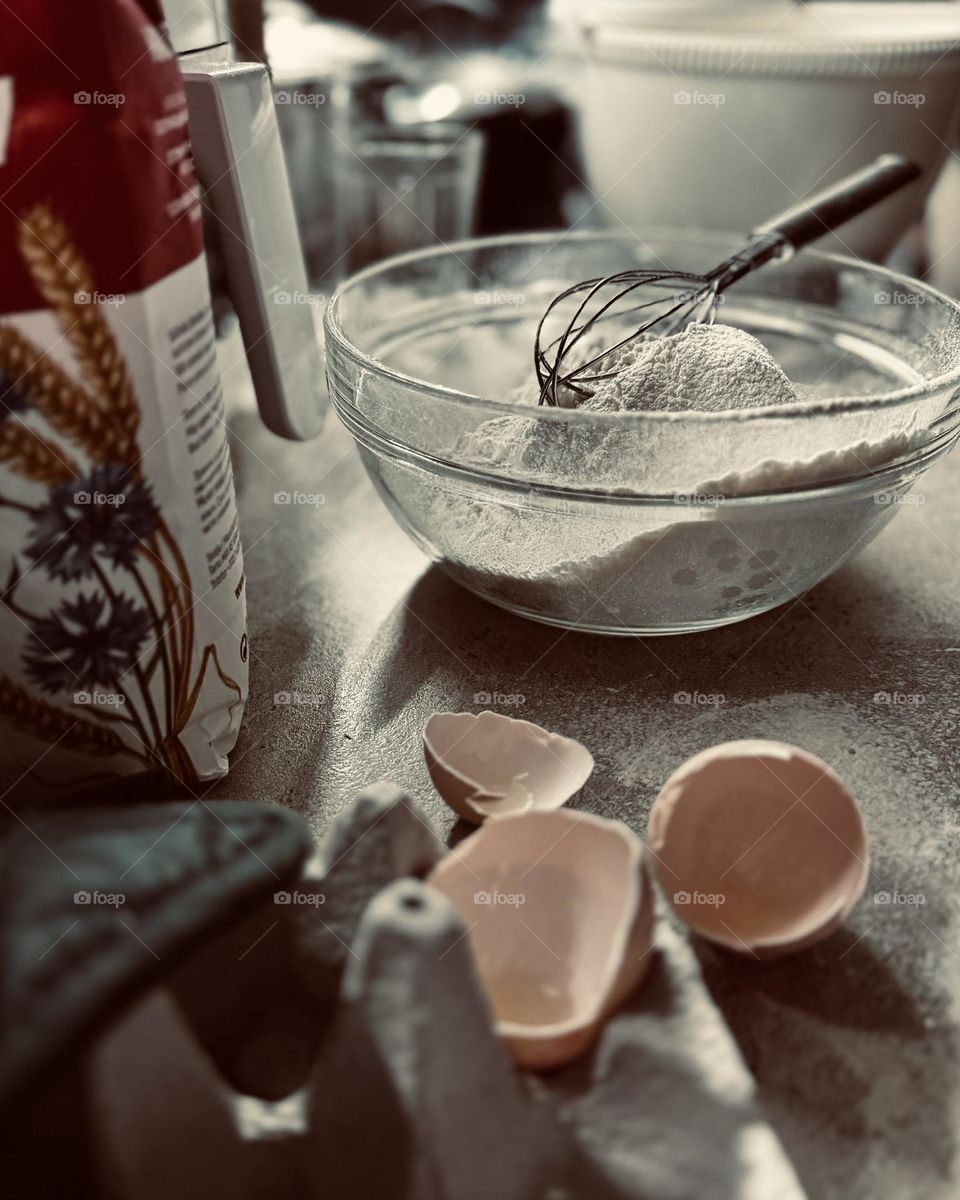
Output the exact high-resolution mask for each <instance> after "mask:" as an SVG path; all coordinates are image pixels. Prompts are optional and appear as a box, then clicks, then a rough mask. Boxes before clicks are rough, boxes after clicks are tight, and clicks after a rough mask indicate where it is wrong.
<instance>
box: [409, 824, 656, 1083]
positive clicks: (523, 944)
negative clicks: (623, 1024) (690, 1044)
mask: <svg viewBox="0 0 960 1200" xmlns="http://www.w3.org/2000/svg"><path fill="white" fill-rule="evenodd" d="M427 882H428V883H429V884H430V885H431V886H432V887H434V888H436V889H437V890H438V891H440V892H442V893H443V894H444V895H445V896H446V897H447V899H448V900H450V902H451V903H452V904H453V906H454V907H455V908H456V909H457V911H458V912H459V914H460V916H461V917H462V918H463V920H464V922H465V923H466V926H467V929H468V931H469V938H470V945H471V949H472V952H473V959H474V962H475V964H476V967H477V971H478V974H479V976H480V979H481V981H482V982H483V985H484V989H485V991H486V993H487V996H488V998H489V1000H490V1005H491V1008H492V1010H493V1016H494V1020H495V1022H496V1029H497V1033H498V1034H499V1035H500V1037H501V1038H502V1039H503V1041H504V1043H505V1044H506V1046H507V1048H508V1050H509V1052H510V1054H511V1055H512V1057H513V1059H514V1061H515V1062H516V1063H517V1064H518V1065H519V1066H522V1067H529V1068H533V1069H536V1070H540V1069H545V1068H549V1067H555V1066H559V1065H560V1064H561V1063H564V1062H567V1061H568V1060H569V1059H572V1058H575V1057H576V1056H577V1055H578V1054H580V1053H582V1052H583V1051H584V1050H585V1049H586V1048H587V1047H588V1046H589V1045H590V1044H591V1042H593V1041H594V1039H595V1038H596V1037H597V1036H598V1035H599V1033H600V1030H601V1029H602V1027H603V1023H604V1021H605V1020H606V1019H607V1017H608V1016H609V1015H610V1014H611V1013H612V1011H613V1010H614V1009H615V1008H617V1006H618V1005H620V1004H621V1003H622V1002H623V1001H624V1000H625V999H626V998H627V996H628V995H629V994H630V992H632V991H633V989H634V988H635V987H636V986H637V984H638V983H639V982H640V980H641V979H642V978H643V975H644V973H645V971H646V969H647V966H648V965H649V962H650V959H651V957H652V956H651V955H650V954H649V950H650V948H651V937H652V928H653V889H652V884H651V882H650V879H649V877H648V875H647V872H646V868H645V866H644V854H643V846H642V843H641V842H640V839H639V838H638V837H637V836H636V834H634V833H632V832H631V831H630V830H629V829H628V828H627V827H626V826H625V825H623V824H621V823H620V822H619V821H608V820H606V819H605V818H603V817H596V816H593V815H592V814H589V813H581V812H573V811H570V810H562V809H558V810H555V811H553V812H545V811H531V812H526V813H520V814H514V815H509V816H503V817H498V818H497V819H496V820H495V821H488V822H487V823H486V824H484V825H483V826H482V828H480V829H478V830H477V831H476V832H475V833H473V834H471V835H470V836H469V837H468V838H465V839H464V840H463V841H462V842H460V844H459V845H458V846H457V848H456V849H455V850H454V851H452V852H451V853H450V854H448V855H446V856H445V857H444V858H442V859H441V860H440V862H439V863H438V864H437V865H436V867H434V869H433V871H432V872H431V874H430V875H429V876H428V878H427Z"/></svg>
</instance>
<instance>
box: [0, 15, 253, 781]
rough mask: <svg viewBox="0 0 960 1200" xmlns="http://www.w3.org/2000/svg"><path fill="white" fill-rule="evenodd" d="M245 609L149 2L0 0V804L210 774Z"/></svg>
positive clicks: (184, 169) (230, 722)
mask: <svg viewBox="0 0 960 1200" xmlns="http://www.w3.org/2000/svg"><path fill="white" fill-rule="evenodd" d="M245 616H246V600H245V595H244V576H243V560H242V555H241V548H240V536H239V531H238V528H237V512H236V502H235V497H234V489H233V476H232V472H231V465H230V454H229V449H228V446H227V440H226V431H225V425H224V416H223V401H222V397H221V391H220V380H219V373H218V369H217V353H216V344H215V339H214V329H213V323H212V317H211V310H210V297H209V290H208V283H207V272H206V264H205V261H204V255H203V244H202V240H201V231H200V204H199V193H198V187H197V182H196V178H195V175H194V170H193V162H192V158H191V152H190V142H189V136H188V131H187V108H186V100H185V97H184V91H183V84H182V81H181V78H180V72H179V67H178V64H177V61H176V58H175V56H174V54H173V52H172V50H171V49H170V46H169V44H168V42H167V40H166V38H165V36H164V34H163V33H162V32H161V17H160V12H159V9H158V8H156V7H154V3H153V0H140V2H139V3H138V2H136V0H87V2H85V3H83V4H81V5H78V4H77V3H76V0H17V3H16V4H15V5H14V6H12V7H11V6H7V5H0V764H2V765H0V789H3V788H8V787H10V786H11V785H13V784H14V783H15V781H17V780H18V779H20V780H21V782H20V784H19V788H20V789H22V788H23V787H24V786H25V785H26V786H27V787H28V788H29V787H30V786H33V787H36V788H37V789H44V790H45V789H46V788H47V787H53V788H56V789H64V788H66V787H67V786H69V785H72V784H76V783H78V782H81V781H85V782H92V781H96V780H99V779H105V778H108V777H110V776H113V775H117V774H123V773H127V772H131V771H138V770H144V769H151V768H156V767H158V766H162V767H165V768H167V769H168V770H169V771H170V772H172V773H173V774H174V775H175V776H176V777H177V778H179V779H181V780H183V781H185V782H186V783H187V784H196V783H198V782H199V781H201V780H206V779H211V778H214V777H216V776H218V775H222V774H223V773H224V772H225V771H226V769H227V757H226V756H227V753H228V751H229V750H230V749H231V748H232V747H233V744H234V741H235V740H236V736H237V731H238V727H239V724H240V719H241V716H242V712H243V705H244V700H245V698H246V692H247V644H246V634H245Z"/></svg>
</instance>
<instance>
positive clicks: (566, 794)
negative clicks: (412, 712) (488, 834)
mask: <svg viewBox="0 0 960 1200" xmlns="http://www.w3.org/2000/svg"><path fill="white" fill-rule="evenodd" d="M423 751H424V755H425V757H426V760H427V768H428V770H429V771H430V778H431V779H432V780H433V785H434V787H435V788H436V789H437V791H438V792H439V793H440V795H441V796H442V797H443V799H444V800H445V801H446V802H447V804H449V806H450V807H451V808H452V809H453V811H454V812H455V813H456V814H457V816H460V817H463V819H464V820H465V821H470V822H471V823H472V824H474V825H479V824H480V823H481V822H482V821H484V820H486V818H487V817H489V816H501V815H505V814H507V813H518V812H527V811H528V810H530V809H535V808H536V809H554V808H560V807H561V805H563V804H565V803H566V802H567V800H569V799H570V797H571V796H572V795H573V794H574V792H578V791H579V790H580V788H582V787H583V785H584V784H585V783H586V781H587V780H588V779H589V777H590V773H591V772H592V771H593V755H592V754H591V753H590V751H589V750H587V748H586V747H585V746H581V745H580V743H579V742H576V741H574V740H573V738H568V737H563V736H562V735H561V734H559V733H550V732H548V731H547V730H546V729H541V728H540V726H539V725H534V724H533V722H532V721H520V720H517V719H516V718H515V717H507V716H504V715H503V714H502V713H495V712H489V711H484V712H481V713H451V712H444V713H434V714H433V715H432V716H431V717H430V719H429V720H428V721H427V723H426V725H425V726H424V730H423Z"/></svg>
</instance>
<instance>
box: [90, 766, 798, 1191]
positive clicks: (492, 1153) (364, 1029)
mask: <svg viewBox="0 0 960 1200" xmlns="http://www.w3.org/2000/svg"><path fill="white" fill-rule="evenodd" d="M442 852H443V847H442V846H441V845H440V844H439V841H438V839H437V837H436V834H435V832H434V830H433V829H432V828H431V827H430V825H429V824H428V822H427V820H426V818H425V817H424V816H423V814H422V813H421V812H420V811H419V810H418V809H417V807H416V806H415V805H414V804H413V803H412V802H411V801H410V800H409V799H408V798H407V797H406V796H404V795H403V794H402V793H401V792H399V791H398V790H397V789H396V788H395V787H393V786H392V785H390V784H378V785H376V786H374V787H371V788H370V789H368V790H367V791H366V792H365V793H363V794H362V795H361V796H360V797H359V798H358V799H357V800H356V801H355V802H354V804H353V805H352V806H351V807H350V808H349V809H348V810H347V811H345V812H344V813H343V814H342V815H341V816H340V817H339V818H338V819H337V820H336V821H335V822H334V824H333V826H332V828H331V830H330V832H329V834H328V835H327V837H326V838H325V840H324V841H323V843H322V845H321V847H320V849H319V851H318V852H317V854H316V855H315V856H314V858H313V859H312V860H311V861H310V863H309V864H308V866H307V868H306V870H305V871H304V874H303V877H302V878H301V880H300V881H299V882H298V884H297V887H296V890H295V892H291V893H281V894H278V896H277V897H275V898H274V903H273V904H271V905H268V906H266V907H265V908H263V909H262V910H261V911H258V912H257V913H256V914H254V916H253V917H251V918H250V919H249V920H247V921H245V922H243V923H242V925H241V926H240V927H239V928H235V929H233V930H231V931H230V933H229V934H225V935H223V937H222V938H221V940H220V942H219V943H218V944H217V945H215V946H213V947H212V948H211V947H209V946H208V947H207V948H206V949H205V950H204V952H203V953H202V954H198V955H197V957H196V961H195V962H193V963H191V964H188V965H187V967H186V968H185V969H184V970H183V971H181V973H180V975H179V976H178V977H177V978H175V979H174V980H173V981H172V982H170V983H169V984H165V985H164V986H163V987H162V988H159V989H157V990H155V991H153V992H152V993H150V994H149V995H148V996H146V997H145V998H144V999H142V1000H141V1001H140V1002H138V1003H137V1005H136V1006H135V1007H134V1008H132V1009H131V1010H130V1011H129V1012H128V1014H127V1015H126V1016H125V1018H124V1019H123V1020H122V1021H121V1022H120V1023H119V1024H118V1025H116V1026H115V1027H114V1028H113V1030H112V1031H111V1032H110V1033H109V1034H108V1035H107V1036H106V1037H105V1038H104V1039H102V1041H101V1042H100V1044H99V1046H98V1047H97V1049H96V1050H95V1051H94V1053H93V1055H92V1056H91V1059H90V1061H89V1065H88V1068H87V1071H86V1077H85V1086H86V1088H87V1089H88V1095H87V1097H86V1100H87V1102H88V1104H89V1105H90V1111H91V1113H92V1115H93V1120H92V1126H93V1130H94V1142H95V1154H96V1159H97V1164H98V1172H99V1174H100V1176H101V1178H102V1179H103V1180H104V1181H106V1183H107V1184H108V1190H109V1194H110V1195H111V1196H112V1197H115V1198H116V1200H170V1197H173V1196H176V1197H177V1200H210V1197H211V1196H218V1195H220V1196H224V1197H229V1198H230V1200H271V1198H274V1197H276V1198H277V1200H292V1198H294V1197H295V1198H296V1200H312V1198H314V1197H315V1198H316V1200H341V1198H343V1200H346V1198H347V1197H349V1198H350V1200H368V1198H369V1200H491V1197H493V1198H495V1200H580V1198H583V1200H607V1198H609V1200H615V1198H617V1200H627V1198H637V1200H640V1198H645V1200H733V1198H738V1200H797V1198H799V1197H802V1196H803V1194H804V1193H803V1191H802V1189H801V1187H800V1185H799V1183H798V1181H797V1178H796V1176H795V1174H794V1172H793V1169H792V1167H791V1165H790V1163H789V1162H788V1160H787V1158H786V1156H785V1155H784V1152H783V1150H782V1148H781V1146H780V1143H779V1142H778V1140H777V1138H776V1136H775V1134H774V1133H773V1131H772V1130H771V1128H770V1126H769V1125H768V1124H767V1123H766V1121H765V1120H764V1117H763V1115H762V1114H761V1112H760V1111H759V1108H758V1105H757V1101H756V1096H755V1091H754V1084H753V1080H752V1078H751V1076H750V1075H749V1073H748V1071H747V1070H746V1068H745V1066H744V1064H743V1061H742V1059H741V1057H740V1055H739V1052H738V1050H737V1047H736V1045H735V1043H734V1041H733V1039H732V1037H731V1035H730V1033H729V1031H728V1030H727V1028H726V1026H725V1024H724V1023H723V1020H722V1018H721V1016H720V1014H719V1012H718V1010H717V1009H716V1007H715V1006H714V1005H713V1003H712V1001H711V1000H710V997H709V995H708V993H707V990H706V988H705V986H704V983H703V980H702V978H701V976H700V971H699V967H698V965H697V961H696V958H695V956H694V955H693V953H692V951H691V950H690V948H689V946H688V945H687V943H686V941H685V939H683V938H682V937H680V936H678V934H677V933H676V931H675V930H673V929H672V928H671V927H670V925H669V922H668V921H667V920H666V917H665V915H664V914H663V913H660V914H658V920H657V927H656V933H657V939H656V949H655V951H654V953H655V955H656V961H655V962H654V963H653V964H652V966H651V969H650V972H649V974H648V976H647V978H646V980H645V981H644V983H643V984H642V986H641V987H640V988H639V989H638V992H637V994H636V995H635V996H634V997H633V998H632V1000H631V1002H630V1003H629V1004H628V1005H627V1006H626V1007H625V1008H624V1009H623V1010H622V1011H620V1012H619V1013H617V1014H616V1015H615V1016H614V1017H613V1018H612V1019H611V1020H610V1022H609V1023H608V1024H607V1026H606V1028H605V1030H604V1032H603V1035H602V1037H601V1039H600V1041H599V1043H598V1045H597V1046H596V1047H595V1048H594V1049H593V1050H592V1051H591V1052H589V1053H588V1054H586V1055H584V1056H583V1057H582V1058H581V1059H580V1060H578V1061H577V1062H575V1063H572V1064H570V1065H569V1066H567V1067H564V1068H562V1069H560V1070H557V1071H554V1072H551V1073H549V1074H544V1075H541V1076H532V1075H526V1074H524V1073H521V1072H518V1071H517V1070H516V1069H515V1068H514V1067H513V1065H512V1064H511V1062H510V1061H509V1059H508V1057H507V1055H506V1053H505V1052H504V1050H503V1047H502V1046H501V1044H500V1042H499V1041H498V1039H497V1037H496V1035H495V1034H494V1032H493V1029H492V1025H491V1017H490V1011H489V1008H488V1005H487V1001H486V998H485V995H484V993H483V990H482V987H481V986H480V983H479V981H478V978H477V976H476V973H475V970H474V966H473V963H472V960H471V955H470V948H469V942H468V938H467V931H466V928H465V926H464V925H463V923H462V921H461V919H460V918H459V917H458V915H457V914H456V913H455V912H454V910H453V908H452V907H451V906H450V905H449V903H448V902H447V901H446V900H445V899H444V898H443V897H442V896H441V895H440V894H439V893H436V892H434V891H433V890H432V889H430V888H429V887H427V886H426V885H425V884H423V883H422V882H420V878H419V877H422V875H423V874H424V872H425V871H426V870H428V869H429V867H430V866H431V864H432V863H433V862H435V861H436V859H437V857H438V855H439V854H441V853H442ZM224 1031H226V1033H225V1032H224ZM298 1071H299V1072H300V1073H299V1074H298Z"/></svg>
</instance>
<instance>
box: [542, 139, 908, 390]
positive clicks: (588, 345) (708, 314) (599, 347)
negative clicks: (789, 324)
mask: <svg viewBox="0 0 960 1200" xmlns="http://www.w3.org/2000/svg"><path fill="white" fill-rule="evenodd" d="M920 173H921V172H920V168H919V167H918V166H917V165H916V164H915V163H913V162H911V161H910V160H909V159H906V158H904V157H903V156H901V155H899V154H885V155H881V156H880V157H879V158H878V159H876V160H875V161H874V162H873V163H871V164H870V165H869V166H867V167H863V168H862V169H860V170H859V171H855V172H854V173H853V174H851V175H848V176H846V177H845V178H844V179H841V180H840V181H839V182H837V183H835V184H832V185H831V186H830V187H827V188H824V189H823V190H821V191H819V192H817V193H816V194H815V195H814V196H813V197H811V198H810V199H809V200H805V201H803V202H801V203H800V204H796V205H794V206H792V207H791V208H789V209H787V210H786V211H785V212H782V213H780V214H779V215H778V216H776V217H772V218H771V219H770V220H769V221H765V222H764V223H763V224H762V225H760V226H759V227H758V228H756V229H755V230H754V231H753V232H752V233H751V234H750V235H749V237H748V238H747V240H746V241H745V243H744V245H743V246H742V247H741V248H740V249H739V250H737V251H736V253H734V254H732V255H731V256H730V257H729V258H727V259H724V261H723V262H722V263H719V264H718V265H717V266H716V267H714V268H713V270H711V271H708V272H707V273H706V274H705V275H698V274H695V273H693V272H690V271H674V270H672V269H671V268H670V267H667V266H664V267H663V268H662V269H661V268H635V269H631V270H626V271H619V272H617V273H616V274H614V275H604V276H597V277H596V278H594V279H585V280H583V281H582V282H580V283H575V284H573V286H572V287H569V288H567V289H566V290H565V291H563V292H561V293H560V294H559V295H557V296H555V297H554V298H553V300H551V302H550V304H549V305H548V306H547V309H546V311H545V312H544V314H543V316H542V317H541V318H540V321H539V323H538V325H537V332H536V339H535V343H534V366H535V369H536V372H537V380H538V382H539V385H540V400H539V403H540V404H541V405H544V404H546V405H549V406H551V407H567V408H569V407H576V406H577V404H579V403H580V402H581V401H582V400H585V399H587V398H589V397H590V396H591V395H593V390H594V386H595V385H596V384H598V383H601V382H602V381H604V380H607V379H612V378H614V377H615V376H616V375H617V374H619V371H620V367H619V366H618V361H617V355H618V353H619V351H621V350H624V349H625V348H626V347H628V346H629V345H630V344H631V343H632V342H635V341H636V340H637V339H638V338H641V337H643V336H644V335H645V334H653V335H655V336H660V337H663V336H667V335H669V334H673V333H680V332H682V331H683V330H684V329H686V328H687V327H688V326H689V325H691V324H693V323H695V322H702V323H705V324H712V322H713V320H714V318H715V316H716V311H717V304H718V297H719V296H720V294H721V293H722V292H723V291H724V290H725V289H726V288H728V287H729V286H730V285H731V284H732V283H736V281H737V280H738V279H742V278H743V277H744V275H748V274H749V273H750V272H751V271H755V270H756V269H757V268H758V267H761V266H763V265H764V264H765V263H768V262H770V261H771V260H772V259H776V258H783V257H787V256H789V255H791V254H793V253H794V252H795V251H796V250H799V249H800V248H801V247H803V246H806V245H808V244H809V243H810V242H812V241H815V240H816V239H817V238H820V237H822V236H823V235H824V234H826V233H829V232H831V231H832V230H834V229H836V228H837V227H838V226H840V225H842V224H844V222H846V221H849V220H851V219H852V218H853V217H855V216H858V215H859V214H860V213H862V212H865V211H866V210H867V209H868V208H871V207H873V205H875V204H878V203H879V202H880V201H881V200H884V199H886V197H888V196H890V195H892V193H893V192H896V191H898V190H899V189H900V188H902V187H905V186H906V185H907V184H908V183H912V182H913V181H914V180H915V179H917V178H918V177H919V176H920ZM570 307H573V309H574V311H573V314H572V316H570V317H568V318H567V319H566V323H565V325H564V326H562V328H563V332H562V333H561V334H560V335H559V336H554V337H552V338H551V340H550V341H548V342H546V344H545V339H546V337H547V336H548V331H549V329H550V327H551V325H552V326H554V328H555V327H556V320H561V321H563V320H564V315H565V313H566V311H568V309H569V308H570ZM611 321H612V322H615V323H616V325H617V327H618V328H620V329H622V328H623V327H624V326H626V328H627V330H628V332H626V334H625V335H624V336H623V337H621V338H620V339H619V340H618V341H616V342H614V343H613V344H612V345H609V344H603V343H602V339H601V337H600V331H599V327H601V326H602V325H603V324H604V322H611ZM594 335H596V336H594Z"/></svg>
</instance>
